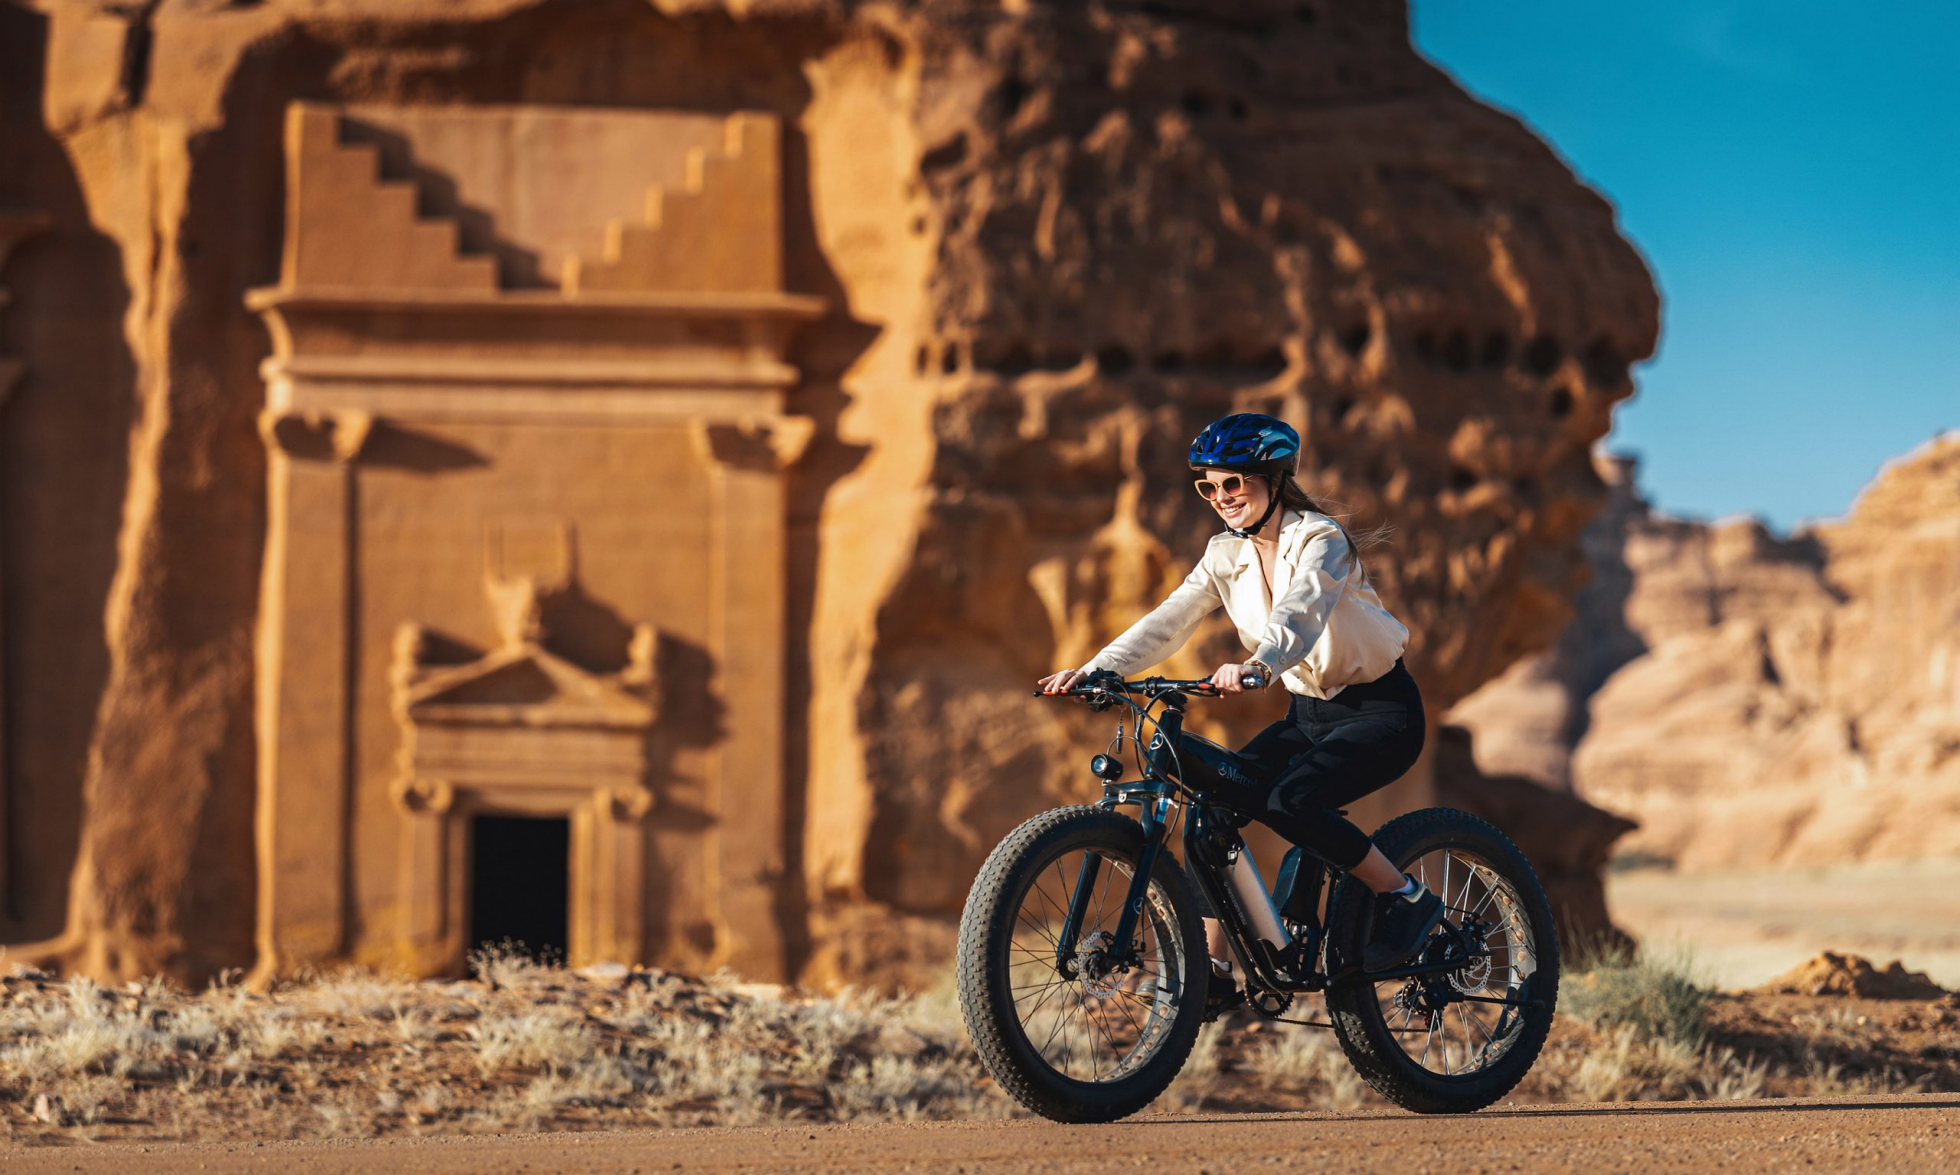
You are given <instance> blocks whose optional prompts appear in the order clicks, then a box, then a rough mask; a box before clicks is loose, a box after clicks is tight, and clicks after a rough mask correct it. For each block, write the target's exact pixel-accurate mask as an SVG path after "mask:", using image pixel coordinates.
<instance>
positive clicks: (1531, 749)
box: [1454, 433, 1960, 867]
mask: <svg viewBox="0 0 1960 1175" xmlns="http://www.w3.org/2000/svg"><path fill="white" fill-rule="evenodd" d="M1620 494H1621V502H1620V504H1619V505H1617V506H1616V507H1614V508H1613V509H1612V510H1610V511H1609V512H1607V513H1606V514H1604V515H1602V517H1601V520H1600V521H1599V522H1598V523H1596V524H1595V526H1596V528H1597V529H1596V531H1595V532H1594V533H1593V534H1592V535H1591V536H1590V537H1589V540H1588V541H1589V544H1590V545H1591V546H1592V547H1593V548H1594V550H1595V552H1596V554H1595V558H1596V559H1597V560H1598V565H1599V567H1600V576H1599V579H1598V581H1597V586H1596V587H1595V588H1593V589H1589V590H1588V593H1587V594H1586V595H1584V596H1582V598H1581V603H1580V617H1581V618H1580V619H1579V620H1578V621H1576V622H1575V623H1574V625H1573V627H1572V628H1571V629H1569V630H1568V631H1567V632H1566V633H1565V634H1564V635H1563V636H1561V638H1560V641H1559V643H1558V645H1557V646H1556V647H1555V650H1554V651H1552V652H1549V653H1546V654H1541V655H1539V656H1537V657H1534V658H1530V659H1528V660H1527V661H1525V662H1522V663H1520V664H1519V665H1518V666H1516V667H1514V668H1513V669H1512V670H1511V671H1510V672H1509V673H1507V674H1506V675H1505V677H1503V678H1501V679H1499V680H1498V681H1497V682H1494V683H1492V685H1490V686H1488V687H1486V689H1485V690H1483V691H1481V692H1480V693H1479V694H1478V695H1476V696H1474V697H1472V698H1471V699H1469V700H1467V701H1465V702H1464V703H1463V704H1462V705H1461V706H1459V707H1458V709H1457V711H1456V713H1455V715H1454V717H1455V718H1457V719H1458V720H1461V721H1463V722H1465V723H1466V725H1469V726H1471V727H1473V728H1474V729H1476V731H1477V735H1478V747H1479V753H1478V757H1479V762H1480V763H1481V764H1482V765H1483V766H1484V767H1485V768H1486V769H1493V770H1495V769H1501V768H1502V767H1504V766H1514V767H1517V768H1519V769H1524V770H1529V769H1530V768H1532V767H1533V766H1534V765H1540V764H1542V765H1544V766H1542V767H1540V768H1539V769H1538V770H1536V771H1534V772H1533V773H1534V774H1535V775H1537V777H1539V778H1541V779H1546V780H1548V781H1549V782H1566V781H1567V780H1569V782H1570V784H1571V785H1572V786H1573V787H1574V788H1576V789H1577V791H1578V792H1579V793H1580V794H1581V795H1583V796H1585V797H1586V798H1587V799H1588V800H1591V801H1592V802H1594V803H1597V804H1600V805H1602V806H1604V807H1607V808H1610V809H1612V810H1613V811H1616V812H1622V813H1626V814H1628V815H1630V816H1632V817H1633V818H1634V819H1636V820H1638V821H1639V822H1640V824H1641V828H1640V831H1639V832H1637V833H1635V834H1633V835H1631V836H1629V837H1628V838H1627V839H1626V841H1624V842H1623V847H1624V848H1626V849H1627V850H1629V851H1636V852H1640V853H1644V854H1650V855H1654V856H1660V857H1665V858H1668V859H1671V860H1674V861H1675V862H1677V863H1678V864H1680V865H1683V866H1691V867H1692V866H1711V867H1712V866H1725V865H1737V866H1741V865H1761V864H1775V863H1787V864H1800V863H1804V862H1810V861H1820V860H1857V859H1864V858H1875V857H1908V856H1918V855H1931V854H1942V853H1950V852H1953V851H1954V850H1955V849H1956V848H1960V434H1951V433H1949V434H1947V435H1945V436H1943V437H1940V438H1937V439H1935V440H1933V441H1931V442H1929V443H1928V444H1926V445H1924V446H1922V447H1920V448H1918V449H1916V450H1914V451H1913V452H1911V453H1909V454H1906V455H1905V456H1903V457H1901V458H1899V459H1897V460H1895V461H1893V462H1891V463H1890V464H1888V465H1887V467H1886V468H1885V469H1884V470H1883V471H1881V473H1880V474H1879V476H1878V477H1877V478H1876V479H1875V480H1874V481H1873V483H1872V484H1871V485H1870V486H1869V487H1867V489H1866V490H1865V491H1864V493H1863V494H1862V495H1861V496H1860V497H1859V499H1858V501H1857V502H1856V504H1855V505H1854V507H1853V508H1852V510H1851V511H1850V513H1849V515H1848V516H1847V517H1846V518H1845V519H1843V520H1842V521H1839V522H1832V523H1826V524H1821V525H1816V526H1812V527H1809V528H1807V529H1804V530H1802V531H1800V532H1799V533H1797V534H1795V535H1793V536H1792V537H1790V538H1787V539H1779V538H1777V537H1775V536H1773V535H1771V534H1769V533H1767V532H1766V531H1765V530H1764V529H1763V527H1762V526H1761V525H1759V524H1757V523H1755V522H1753V521H1746V520H1744V521H1729V522H1722V523H1716V524H1713V525H1703V524H1699V523H1693V522H1686V521H1682V520H1679V519H1672V518H1667V517H1664V516H1660V515H1656V514H1654V513H1652V512H1651V511H1649V510H1647V509H1646V507H1645V505H1644V504H1643V503H1641V502H1640V500H1639V498H1638V495H1637V492H1636V491H1635V489H1634V487H1633V484H1632V482H1631V479H1630V478H1623V479H1622V480H1621V481H1620ZM1602 669H1604V670H1606V672H1600V670H1602ZM1609 674H1610V676H1609ZM1533 712H1537V713H1540V714H1543V715H1547V716H1548V717H1546V718H1541V719H1535V720H1531V721H1528V722H1525V723H1512V722H1510V721H1509V716H1510V715H1513V714H1520V713H1523V714H1530V713H1533ZM1486 741H1488V742H1489V744H1490V745H1491V746H1492V747H1493V748H1494V749H1495V751H1494V753H1492V754H1488V755H1487V754H1486V753H1485V750H1484V748H1485V744H1486ZM1568 763H1569V771H1568V770H1567V769H1566V765H1567V764H1568Z"/></svg>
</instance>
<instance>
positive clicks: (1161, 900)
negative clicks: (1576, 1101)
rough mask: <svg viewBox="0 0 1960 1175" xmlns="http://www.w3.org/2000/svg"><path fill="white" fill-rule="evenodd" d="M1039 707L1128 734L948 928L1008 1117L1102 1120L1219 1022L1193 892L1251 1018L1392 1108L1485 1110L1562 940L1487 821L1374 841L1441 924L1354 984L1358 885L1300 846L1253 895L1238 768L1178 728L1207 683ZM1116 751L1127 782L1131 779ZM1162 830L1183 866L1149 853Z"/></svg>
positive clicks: (1528, 1025)
mask: <svg viewBox="0 0 1960 1175" xmlns="http://www.w3.org/2000/svg"><path fill="white" fill-rule="evenodd" d="M1036 693H1037V696H1048V697H1071V698H1076V699H1079V700H1081V701H1083V702H1086V703H1087V704H1088V705H1089V706H1090V708H1091V709H1094V710H1098V711H1101V710H1107V709H1110V708H1111V707H1114V706H1119V705H1121V706H1126V707H1127V708H1128V710H1129V712H1130V714H1131V715H1133V716H1134V723H1133V724H1131V725H1129V726H1128V728H1127V729H1126V726H1125V725H1119V726H1118V727H1117V731H1116V738H1115V739H1114V740H1113V741H1112V742H1111V744H1110V748H1109V749H1108V750H1106V751H1105V752H1104V753H1103V754H1100V755H1097V756H1096V757H1095V758H1094V759H1092V760H1091V761H1090V764H1089V769H1090V771H1091V773H1092V774H1093V775H1094V776H1095V778H1096V779H1097V780H1098V781H1100V782H1101V784H1102V787H1103V797H1102V799H1101V800H1100V801H1098V802H1097V803H1094V804H1082V805H1076V806H1071V807H1064V808H1056V809H1053V810H1051V811H1047V812H1042V813H1040V814H1039V815H1037V816H1034V817H1033V818H1031V819H1029V820H1028V821H1027V822H1025V823H1023V824H1022V825H1021V826H1020V827H1018V828H1016V829H1014V831H1012V832H1010V833H1008V835H1007V836H1006V838H1005V839H1003V840H1002V841H1001V842H1000V844H999V845H998V846H996V847H995V849H994V850H993V852H992V853H991V854H990V855H989V856H988V857H987V860H986V862H985V863H984V864H983V865H982V866H981V868H980V872H979V875H978V876H977V877H976V878H975V879H974V882H973V889H972V890H971V892H970V893H969V894H968V895H967V900H966V907H965V909H964V911H963V912H962V913H961V916H960V934H959V947H958V953H957V960H958V961H957V972H956V976H957V983H958V989H959V999H960V1009H961V1013H962V1015H963V1016H964V1018H965V1021H966V1027H967V1032H968V1033H969V1035H971V1037H972V1038H973V1043H974V1045H975V1047H976V1048H977V1049H978V1051H979V1054H980V1057H981V1060H982V1061H983V1062H984V1063H985V1064H986V1066H987V1069H988V1071H989V1072H990V1073H991V1074H992V1075H993V1077H994V1079H995V1080H996V1081H998V1082H999V1083H1000V1084H1001V1087H1002V1088H1003V1089H1005V1090H1006V1091H1007V1092H1008V1093H1009V1094H1010V1095H1012V1096H1013V1097H1014V1098H1015V1099H1016V1100H1018V1101H1019V1102H1020V1103H1021V1104H1022V1105H1024V1106H1026V1107H1028V1108H1029V1109H1030V1110H1033V1111H1034V1112H1035V1113H1037V1114H1040V1115H1041V1116H1043V1117H1045V1118H1051V1119H1054V1120H1056V1121H1060V1122H1108V1121H1113V1120H1115V1119H1118V1118H1122V1117H1125V1116H1127V1115H1130V1114H1133V1113H1135V1112H1137V1111H1138V1110H1140V1109H1142V1108H1143V1107H1145V1106H1147V1105H1149V1104H1150V1103H1151V1102H1152V1101H1153V1100H1155V1099H1156V1098H1157V1096H1158V1095H1159V1094H1161V1093H1163V1091H1164V1090H1165V1088H1166V1087H1168V1086H1169V1085H1170V1083H1171V1081H1172V1079H1173V1078H1175V1077H1176V1076H1177V1072H1178V1070H1179V1069H1181V1068H1182V1067H1183V1065H1184V1063H1185V1060H1186V1059H1187V1058H1188V1057H1189V1056H1190V1053H1191V1048H1192V1045H1193V1044H1194V1043H1195V1041H1196V1040H1197V1036H1198V1030H1199V1027H1200V1026H1201V1024H1202V1023H1203V1022H1205V1021H1206V1020H1209V1019H1215V1018H1216V1016H1217V1015H1218V1014H1219V1013H1220V1011H1221V1010H1222V1007H1221V1006H1219V1005H1220V1001H1217V1000H1210V997H1211V996H1212V994H1213V993H1212V992H1211V991H1210V984H1211V976H1212V970H1211V966H1210V963H1209V959H1208V956H1207V953H1206V949H1205V940H1204V933H1203V929H1202V923H1201V921H1200V907H1199V904H1198V896H1197V895H1198V894H1200V893H1202V894H1203V895H1204V897H1205V899H1206V902H1207V903H1208V905H1209V906H1210V908H1211V910H1212V911H1215V912H1216V913H1215V915H1214V916H1216V917H1217V918H1218V919H1219V920H1220V921H1221V922H1222V923H1223V924H1224V928H1225V933H1226V937H1227V938H1228V940H1229V941H1230V943H1231V949H1232V952H1233V954H1234V955H1235V956H1236V957H1237V959H1238V962H1239V968H1238V970H1239V974H1240V975H1241V976H1242V977H1243V981H1244V989H1243V990H1242V991H1240V992H1237V993H1234V994H1236V995H1237V996H1239V997H1240V998H1242V999H1243V1001H1244V1002H1245V1003H1246V1004H1247V1005H1248V1006H1249V1008H1250V1010H1251V1011H1252V1013H1254V1014H1256V1015H1259V1016H1263V1017H1266V1018H1268V1019H1273V1020H1281V1021H1284V1022H1286V1023H1293V1024H1308V1025H1312V1026H1314V1027H1322V1028H1331V1029H1332V1030H1333V1032H1334V1035H1335V1037H1336V1038H1337V1039H1338V1040H1339V1041H1340V1045H1341V1049H1342V1051H1343V1052H1344V1053H1345V1054H1346V1055H1347V1058H1348V1060H1349V1062H1350V1063H1352V1064H1353V1066H1354V1068H1355V1070H1356V1071H1357V1072H1358V1073H1359V1074H1360V1075H1361V1076H1362V1078H1364V1079H1365V1080H1366V1081H1367V1082H1368V1084H1369V1085H1371V1086H1373V1087H1374V1088H1375V1089H1376V1090H1377V1091H1378V1092H1380V1093H1381V1094H1382V1096H1384V1097H1386V1098H1388V1099H1389V1100H1390V1101H1392V1102H1394V1103H1396V1104H1397V1105H1400V1106H1402V1107H1404V1108H1406V1109H1409V1110H1413V1111H1416V1112H1418V1113H1425V1114H1440V1113H1463V1112H1467V1111H1471V1110H1478V1109H1482V1108H1483V1107H1485V1106H1488V1105H1490V1104H1491V1103H1492V1102H1495V1101H1497V1100H1498V1099H1499V1098H1501V1097H1503V1096H1504V1095H1505V1094H1506V1093H1508V1092H1510V1090H1511V1089H1512V1088H1513V1087H1514V1086H1516V1085H1517V1083H1518V1082H1519V1080H1521V1079H1522V1078H1523V1077H1524V1075H1525V1073H1526V1072H1527V1071H1528V1070H1529V1069H1530V1068H1531V1066H1532V1063H1533V1062H1534V1061H1535V1060H1536V1059H1537V1057H1538V1053H1539V1050H1540V1049H1541V1048H1542V1047H1543V1046H1544V1043H1545V1036H1546V1034H1547V1032H1549V1031H1550V1029H1551V1023H1552V1014H1553V1011H1554V1010H1555V1008H1556V1006H1557V1002H1558V980H1559V963H1558V934H1557V931H1556V930H1555V928H1554V927H1553V924H1552V911H1551V906H1550V903H1549V902H1547V900H1546V898H1545V891H1544V888H1543V887H1542V886H1541V885H1540V884H1539V882H1538V876H1537V874H1536V873H1535V872H1534V871H1533V870H1532V867H1531V863H1530V862H1529V861H1527V860H1526V859H1525V856H1524V854H1523V853H1521V852H1519V851H1518V848H1517V846H1516V845H1514V844H1512V843H1511V841H1510V839H1509V838H1508V837H1506V836H1505V835H1504V834H1503V833H1502V832H1500V831H1499V830H1498V829H1497V828H1496V827H1494V826H1492V825H1491V824H1489V823H1487V822H1486V821H1484V820H1481V819H1479V818H1478V817H1476V816H1473V815H1471V814H1470V813H1468V812H1461V811H1456V810H1454V809H1449V808H1427V809H1424V810H1421V811H1417V812H1411V813H1409V814H1407V815H1405V816H1401V817H1398V818H1396V819H1394V820H1391V821H1389V822H1388V823H1387V824H1384V825H1383V826H1382V827H1381V828H1379V829H1377V830H1376V832H1375V834H1374V841H1375V844H1376V845H1377V846H1378V847H1379V848H1380V849H1381V850H1382V852H1383V853H1384V854H1386V855H1387V856H1388V858H1389V860H1391V861H1393V862H1394V863H1395V864H1396V865H1398V866H1400V867H1401V868H1402V869H1404V870H1405V871H1407V872H1408V873H1410V874H1411V875H1413V876H1415V877H1416V878H1418V879H1420V880H1421V881H1423V882H1424V883H1425V884H1427V885H1428V886H1429V888H1430V889H1431V890H1433V891H1435V892H1436V894H1438V895H1439V896H1440V897H1441V898H1442V899H1443V902H1444V906H1445V916H1444V919H1443V921H1442V923H1441V924H1440V925H1438V927H1437V928H1436V929H1435V931H1433V932H1432V933H1431V935H1430V937H1429V938H1428V940H1427V941H1426V942H1424V944H1423V945H1422V947H1421V948H1420V950H1419V951H1418V952H1417V953H1416V954H1415V955H1413V956H1411V957H1410V958H1409V959H1408V960H1407V961H1405V962H1404V963H1402V964H1400V965H1397V966H1394V967H1389V968H1385V969H1382V970H1377V971H1369V970H1366V969H1364V967H1363V966H1362V962H1361V960H1362V951H1363V947H1364V946H1365V944H1366V943H1367V941H1368V936H1369V934H1370V931H1371V929H1372V921H1373V917H1374V907H1375V902H1374V896H1375V895H1374V894H1373V893H1372V892H1371V891H1369V889H1368V888H1367V887H1366V886H1365V885H1363V884H1361V883H1360V882H1359V881H1357V880H1355V879H1354V878H1352V877H1349V876H1348V875H1347V874H1346V872H1345V871H1343V870H1341V869H1340V868H1338V867H1336V866H1335V865H1333V864H1332V863H1330V862H1328V861H1325V860H1323V859H1321V858H1319V857H1317V856H1315V855H1314V854H1312V853H1311V852H1308V851H1306V850H1303V849H1300V848H1297V847H1296V848H1293V849H1292V850H1290V851H1289V852H1288V853H1287V854H1286V856H1285V859H1284V860H1283V861H1282V863H1281V865H1280V868H1279V872H1278V874H1277V875H1276V883H1275V885H1274V886H1273V887H1272V889H1270V890H1269V889H1268V888H1267V886H1266V884H1265V881H1264V880H1263V878H1262V876H1261V874H1260V872H1259V867H1258V864H1257V863H1256V862H1255V861H1254V860H1253V859H1252V853H1251V851H1250V849H1249V848H1248V847H1247V846H1246V844H1245V841H1244V840H1243V839H1242V838H1241V837H1240V835H1239V829H1240V828H1242V827H1244V825H1245V824H1246V823H1247V822H1249V820H1250V819H1251V814H1252V813H1253V812H1256V811H1257V807H1256V806H1254V804H1253V800H1254V799H1255V798H1263V792H1262V791H1261V790H1260V789H1258V788H1256V787H1255V786H1254V784H1253V780H1252V778H1251V771H1250V769H1249V767H1248V765H1247V764H1246V763H1245V761H1244V760H1242V759H1241V758H1240V757H1239V756H1238V755H1237V754H1235V753H1234V752H1233V751H1231V750H1229V749H1227V748H1225V747H1222V746H1220V745H1218V744H1217V743H1214V742H1211V741H1210V740H1208V739H1204V738H1200V737H1198V736H1197V735H1193V734H1189V733H1186V732H1185V730H1184V708H1185V704H1186V702H1187V701H1188V700H1189V699H1191V698H1194V697H1216V696H1218V690H1217V688H1216V687H1215V686H1214V685H1213V684H1212V683H1211V682H1210V681H1209V680H1207V679H1199V680H1189V681H1182V680H1171V679H1167V678H1162V677H1147V678H1143V679H1140V680H1137V681H1124V680H1123V679H1122V678H1120V677H1119V676H1117V675H1115V674H1113V673H1107V672H1104V673H1097V674H1092V675H1091V676H1090V677H1089V678H1088V679H1086V680H1085V681H1084V682H1082V683H1080V684H1078V685H1076V686H1074V687H1073V688H1071V689H1069V690H1067V691H1064V692H1062V693H1058V694H1052V695H1048V694H1042V693H1041V691H1036ZM1153 710H1155V713H1154V714H1153V713H1152V711H1153ZM1146 727H1148V728H1149V738H1148V742H1147V743H1146V742H1145V731H1146ZM1126 748H1127V749H1128V750H1129V752H1130V753H1131V762H1132V763H1133V764H1134V765H1135V767H1136V770H1137V774H1138V775H1139V776H1140V778H1137V779H1133V780H1130V781H1124V780H1123V775H1124V774H1125V764H1124V755H1125V750H1126ZM1112 752H1113V753H1112ZM1235 801H1236V802H1235ZM1125 807H1133V808H1135V809H1136V810H1137V811H1136V815H1135V817H1134V818H1133V817H1132V816H1130V815H1128V814H1126V813H1124V812H1122V811H1119V810H1118V809H1121V808H1125ZM1180 825H1181V826H1182V833H1183V837H1182V847H1183V856H1184V861H1183V863H1182V864H1180V863H1179V862H1178V860H1177V859H1176V858H1175V857H1174V856H1173V855H1172V854H1171V853H1169V852H1166V851H1165V845H1166V844H1167V843H1168V842H1169V841H1170V839H1171V836H1172V834H1173V831H1174V830H1176V829H1177V828H1178V827H1179V826H1180ZM1323 898H1324V901H1323ZM1313 992H1321V993H1324V995H1325V1000H1326V1006H1327V1011H1328V1016H1329V1019H1328V1021H1325V1022H1322V1021H1309V1020H1287V1019H1286V1013H1287V1012H1288V1011H1289V1010H1290V1009H1291V1008H1292V1005H1293V1001H1294V998H1295V997H1296V996H1298V995H1301V994H1305V993H1313ZM1208 1001H1210V1002H1211V1004H1212V1005H1213V1006H1210V1007H1208V1006H1207V1004H1208Z"/></svg>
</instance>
